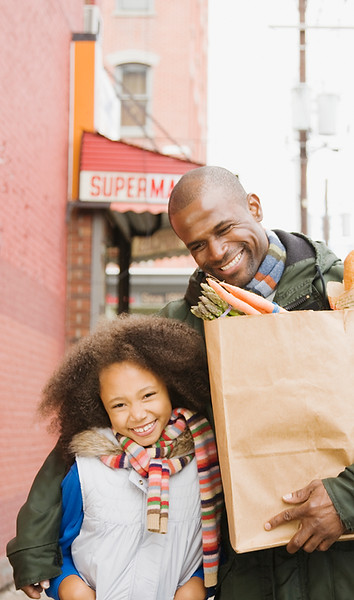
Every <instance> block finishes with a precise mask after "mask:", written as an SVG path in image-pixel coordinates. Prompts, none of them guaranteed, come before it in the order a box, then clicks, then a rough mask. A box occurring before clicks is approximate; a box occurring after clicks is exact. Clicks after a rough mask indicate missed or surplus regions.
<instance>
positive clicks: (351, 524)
mask: <svg viewBox="0 0 354 600" xmlns="http://www.w3.org/2000/svg"><path fill="white" fill-rule="evenodd" d="M169 216H170V222H171V225H172V227H173V229H174V230H175V232H176V234H177V235H178V237H179V238H180V239H181V240H182V241H183V242H184V243H185V245H186V246H187V248H188V249H189V250H190V252H191V254H192V256H193V258H194V259H195V261H196V263H197V264H198V266H199V268H200V270H199V271H198V272H197V273H195V275H194V277H193V278H192V281H191V283H190V285H189V288H188V290H187V293H186V295H185V298H184V300H182V301H177V302H172V303H170V304H168V305H167V306H166V307H165V308H164V309H163V311H162V314H163V315H164V316H167V317H170V318H178V319H181V320H184V321H187V322H189V323H190V324H191V325H192V326H193V325H194V326H196V327H201V325H200V320H199V323H198V322H197V321H198V319H196V318H195V317H193V315H191V313H190V306H191V305H193V304H197V302H198V296H199V295H200V294H201V290H200V287H199V286H200V282H201V281H203V279H204V278H205V273H209V274H211V275H213V276H214V277H216V278H218V279H221V280H225V281H226V282H228V283H230V284H233V285H237V286H239V287H245V288H247V289H251V290H253V291H256V292H258V293H261V295H263V296H264V297H266V298H269V299H274V301H275V302H277V303H278V304H279V305H281V306H283V307H284V308H286V309H287V310H303V309H311V310H323V309H327V308H329V305H328V300H327V296H326V282H327V281H341V280H342V278H343V266H342V264H341V261H339V259H338V258H337V257H336V256H335V255H334V254H333V253H332V252H331V251H330V250H329V249H328V248H327V247H326V246H325V245H324V244H323V243H320V242H312V241H311V240H309V239H308V238H306V237H305V236H302V235H300V234H296V235H295V234H289V233H285V232H283V231H276V232H270V231H266V230H265V229H264V228H263V226H262V224H261V222H262V218H263V214H262V208H261V204H260V201H259V198H258V197H257V196H256V195H255V194H247V193H246V192H245V190H244V189H243V187H242V186H241V184H240V182H239V181H238V179H237V178H236V177H235V176H234V175H232V173H230V172H229V171H226V170H225V169H222V168H217V167H201V168H199V169H195V170H192V171H190V172H188V173H187V174H186V175H184V176H183V177H182V178H181V180H180V181H179V182H178V183H177V185H176V186H175V188H174V190H173V192H172V194H171V198H170V202H169ZM289 468H291V465H289ZM306 483H308V485H306V487H304V488H303V489H301V490H298V491H294V493H293V494H292V495H290V494H289V498H288V499H287V501H288V502H289V505H293V507H292V508H291V507H289V508H288V509H287V510H284V511H283V512H282V513H281V514H279V515H277V516H274V517H273V518H272V519H270V521H269V523H267V524H265V527H266V529H271V528H273V527H277V526H281V524H282V523H284V522H286V521H289V520H299V521H300V524H301V526H300V528H299V530H298V531H297V533H296V534H295V535H294V536H293V538H292V539H291V540H290V542H289V544H288V545H287V548H286V549H285V548H276V549H271V550H264V551H258V552H251V553H246V554H244V555H236V554H235V553H234V552H233V551H232V549H231V547H230V546H229V545H228V548H227V558H226V561H225V564H224V565H223V566H222V567H221V569H220V582H219V593H218V594H217V598H225V599H230V600H231V599H235V600H246V599H247V600H253V599H255V600H256V599H257V600H261V599H262V600H263V599H264V600H266V599H270V598H274V599H277V600H283V599H284V600H288V599H289V600H290V599H291V600H302V599H304V600H305V598H306V599H311V600H312V599H316V600H326V599H327V598H328V599H330V598H337V599H340V600H345V599H348V600H349V598H351V595H352V593H353V592H352V591H351V590H353V589H354V588H353V585H354V571H351V570H350V569H351V567H350V564H354V563H353V562H351V561H353V559H354V543H353V542H339V543H338V544H335V545H333V544H334V542H336V540H338V538H339V537H340V536H341V535H342V534H343V533H344V531H346V530H353V529H354V465H353V466H352V467H350V468H348V469H346V471H344V472H343V474H341V476H339V477H337V478H331V479H328V480H325V481H324V482H322V481H320V480H317V481H313V482H304V484H306ZM260 501H261V499H260ZM300 549H301V550H300ZM315 550H317V551H328V553H324V552H321V553H319V552H315V553H314V554H313V555H312V556H311V554H310V553H313V552H314V551H315Z"/></svg>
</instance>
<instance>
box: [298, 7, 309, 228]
mask: <svg viewBox="0 0 354 600" xmlns="http://www.w3.org/2000/svg"><path fill="white" fill-rule="evenodd" d="M306 2H307V0H299V17H300V24H299V36H300V57H299V58H300V64H299V67H300V84H305V83H306V26H305V12H306ZM299 141H300V222H301V232H302V233H305V234H307V230H308V227H307V130H306V129H300V131H299Z"/></svg>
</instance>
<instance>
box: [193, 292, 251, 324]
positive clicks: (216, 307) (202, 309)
mask: <svg viewBox="0 0 354 600" xmlns="http://www.w3.org/2000/svg"><path fill="white" fill-rule="evenodd" d="M201 287H202V289H203V293H202V295H201V296H199V302H198V304H197V305H196V306H192V307H191V312H192V313H193V315H194V316H196V317H199V319H204V321H211V320H212V319H217V318H218V317H221V315H223V314H224V313H225V311H226V310H228V309H229V312H228V313H227V314H228V315H230V316H235V315H240V314H242V313H241V312H239V311H237V310H235V309H234V308H232V309H230V305H229V304H228V303H227V302H225V300H222V299H221V298H220V296H218V294H217V293H216V292H214V290H213V288H212V287H210V285H208V284H207V283H201Z"/></svg>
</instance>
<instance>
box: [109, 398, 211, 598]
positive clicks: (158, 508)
mask: <svg viewBox="0 0 354 600" xmlns="http://www.w3.org/2000/svg"><path fill="white" fill-rule="evenodd" d="M186 428H188V429H189V430H190V432H191V434H192V438H193V442H194V449H193V448H192V450H191V452H190V453H188V454H186V455H185V456H181V457H178V456H173V457H171V454H172V452H173V450H174V448H175V447H176V443H177V442H178V439H179V437H180V436H181V434H183V432H184V431H185V430H186ZM117 440H118V442H119V444H120V446H121V448H122V452H120V453H118V454H115V455H110V456H101V457H100V458H101V460H102V462H103V463H104V464H106V465H107V466H109V467H111V468H112V469H120V468H129V467H133V469H135V470H136V471H137V472H138V473H139V474H140V475H141V476H142V477H146V478H148V480H149V481H148V494H147V528H148V530H149V531H154V532H157V533H166V532H167V520H168V507H169V502H168V495H169V478H170V475H173V474H174V473H177V472H178V471H180V470H181V469H183V467H185V466H186V465H187V464H188V463H189V462H190V461H191V460H192V458H193V456H194V455H195V458H196V462H197V469H198V477H199V486H200V497H201V518H202V542H203V567H204V585H205V586H206V587H211V586H214V585H216V581H217V571H218V564H219V522H220V515H221V509H222V490H221V478H220V471H219V465H218V460H217V452H216V445H215V440H214V434H213V432H212V429H211V427H210V425H209V423H208V422H207V420H206V419H205V418H204V417H202V416H200V415H198V414H196V413H193V412H191V411H190V410H187V409H186V408H175V409H173V411H172V414H171V419H170V421H169V423H168V424H167V426H166V427H165V429H164V431H163V433H162V435H161V437H160V439H159V440H158V441H157V442H156V444H153V446H149V447H147V448H145V447H143V446H139V444H137V443H135V442H134V441H133V440H131V439H129V438H127V437H123V436H120V435H119V434H117Z"/></svg>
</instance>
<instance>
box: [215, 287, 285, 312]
mask: <svg viewBox="0 0 354 600" xmlns="http://www.w3.org/2000/svg"><path fill="white" fill-rule="evenodd" d="M220 285H222V287H224V288H225V289H226V290H227V291H228V292H230V293H231V294H233V295H234V296H236V298H239V299H240V300H243V301H244V302H247V303H248V304H250V305H251V306H253V307H254V308H256V309H257V310H259V311H260V312H261V313H272V312H287V311H286V310H285V308H282V307H281V306H279V307H278V308H279V310H277V311H275V310H274V308H275V307H277V306H278V305H277V304H276V303H275V302H270V300H267V299H266V298H263V296H259V295H258V294H255V293H254V292H249V291H248V290H244V289H243V288H240V287H237V286H236V285H231V284H230V283H226V282H225V281H221V282H220Z"/></svg>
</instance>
